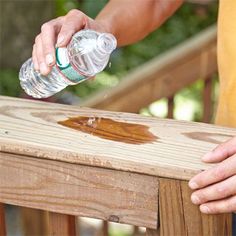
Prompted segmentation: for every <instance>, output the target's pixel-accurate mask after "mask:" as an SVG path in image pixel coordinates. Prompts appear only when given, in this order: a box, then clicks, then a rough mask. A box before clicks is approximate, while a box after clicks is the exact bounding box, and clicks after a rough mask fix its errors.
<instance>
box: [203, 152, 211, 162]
mask: <svg viewBox="0 0 236 236" xmlns="http://www.w3.org/2000/svg"><path fill="white" fill-rule="evenodd" d="M211 156H212V152H208V153H206V154H205V155H204V156H203V157H202V160H203V161H209V160H211Z"/></svg>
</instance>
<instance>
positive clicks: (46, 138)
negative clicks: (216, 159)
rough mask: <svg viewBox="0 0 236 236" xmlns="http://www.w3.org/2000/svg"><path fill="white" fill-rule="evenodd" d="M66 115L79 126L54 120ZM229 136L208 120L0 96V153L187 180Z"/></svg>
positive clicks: (233, 132) (204, 166)
mask: <svg viewBox="0 0 236 236" xmlns="http://www.w3.org/2000/svg"><path fill="white" fill-rule="evenodd" d="M71 117H72V118H73V117H75V120H74V121H73V122H74V123H75V124H74V125H75V126H76V128H78V129H80V130H77V129H74V128H69V127H66V126H64V125H62V124H59V123H58V122H61V121H64V120H67V119H68V118H71ZM78 117H91V119H92V122H90V121H91V119H90V120H87V121H86V119H85V120H82V121H81V123H77V120H76V119H77V118H78ZM73 122H72V123H73ZM235 135H236V129H233V128H226V127H220V126H214V125H210V124H203V123H194V122H186V121H176V120H165V119H159V118H155V117H146V116H142V115H137V114H128V113H120V112H107V111H102V110H93V109H87V108H79V107H76V106H68V105H60V104H52V103H45V102H36V101H29V100H25V99H17V98H9V97H4V96H2V97H0V151H1V152H8V153H13V154H20V155H25V156H32V157H34V158H35V159H37V158H44V159H49V160H58V161H63V162H68V163H77V164H84V165H89V166H93V167H94V166H97V167H102V168H110V169H114V170H115V169H116V170H123V171H131V172H137V173H141V174H148V175H153V176H158V177H168V178H176V179H182V180H189V179H190V178H191V177H192V176H193V175H195V174H196V173H199V172H200V171H202V170H205V169H208V168H210V167H211V166H213V164H211V165H210V164H205V163H203V162H201V156H202V155H204V154H205V153H206V152H208V151H210V150H212V149H213V148H214V147H216V146H217V145H218V144H219V143H221V142H223V141H225V140H227V139H229V138H231V137H233V136H235Z"/></svg>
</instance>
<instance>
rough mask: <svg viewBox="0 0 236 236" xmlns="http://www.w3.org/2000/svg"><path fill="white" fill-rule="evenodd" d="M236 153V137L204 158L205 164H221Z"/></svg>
mask: <svg viewBox="0 0 236 236" xmlns="http://www.w3.org/2000/svg"><path fill="white" fill-rule="evenodd" d="M235 153H236V137H234V138H231V139H230V140H228V141H226V142H224V143H222V144H220V145H218V146H217V147H216V148H215V149H214V150H213V151H211V152H209V153H207V154H206V155H205V156H203V157H202V160H203V161H205V162H220V161H222V160H224V159H226V158H227V157H229V156H231V155H233V154H235Z"/></svg>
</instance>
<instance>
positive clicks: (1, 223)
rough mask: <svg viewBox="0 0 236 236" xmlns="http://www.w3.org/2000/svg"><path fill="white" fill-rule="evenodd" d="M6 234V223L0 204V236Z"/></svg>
mask: <svg viewBox="0 0 236 236" xmlns="http://www.w3.org/2000/svg"><path fill="white" fill-rule="evenodd" d="M6 234H7V233H6V221H5V210H4V205H3V204H1V203H0V235H1V236H5V235H6Z"/></svg>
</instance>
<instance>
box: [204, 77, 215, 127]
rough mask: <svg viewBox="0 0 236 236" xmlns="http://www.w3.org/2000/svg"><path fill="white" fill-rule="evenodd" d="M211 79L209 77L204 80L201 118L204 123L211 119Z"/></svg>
mask: <svg viewBox="0 0 236 236" xmlns="http://www.w3.org/2000/svg"><path fill="white" fill-rule="evenodd" d="M212 86H213V79H212V78H211V77H210V78H208V79H206V80H205V81H204V89H203V119H202V121H203V122H204V123H210V122H211V119H212V111H213V107H212V106H213V103H212V90H213V88H212Z"/></svg>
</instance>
